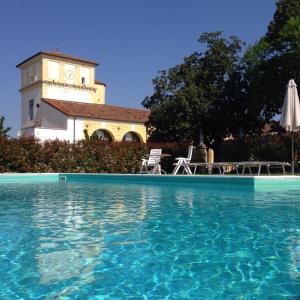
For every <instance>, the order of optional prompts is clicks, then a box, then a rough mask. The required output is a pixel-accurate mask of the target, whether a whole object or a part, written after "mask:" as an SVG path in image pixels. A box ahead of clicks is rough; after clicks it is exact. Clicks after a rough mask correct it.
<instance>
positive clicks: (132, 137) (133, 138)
mask: <svg viewBox="0 0 300 300" xmlns="http://www.w3.org/2000/svg"><path fill="white" fill-rule="evenodd" d="M122 140H123V142H133V143H139V142H140V139H139V137H138V135H137V134H136V133H134V132H127V133H126V134H125V135H124V136H123V139H122Z"/></svg>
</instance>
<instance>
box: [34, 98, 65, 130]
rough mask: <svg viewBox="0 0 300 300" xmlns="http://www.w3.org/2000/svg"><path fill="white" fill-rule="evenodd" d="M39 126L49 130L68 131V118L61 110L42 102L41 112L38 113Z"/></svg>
mask: <svg viewBox="0 0 300 300" xmlns="http://www.w3.org/2000/svg"><path fill="white" fill-rule="evenodd" d="M38 120H39V122H38V124H39V127H42V128H48V129H51V128H52V129H64V130H67V128H68V127H67V125H68V124H67V120H68V117H67V116H66V115H65V114H64V113H62V112H60V111H59V110H57V109H55V108H53V107H52V106H50V105H49V104H47V103H45V102H44V101H42V102H41V105H40V108H39V112H38Z"/></svg>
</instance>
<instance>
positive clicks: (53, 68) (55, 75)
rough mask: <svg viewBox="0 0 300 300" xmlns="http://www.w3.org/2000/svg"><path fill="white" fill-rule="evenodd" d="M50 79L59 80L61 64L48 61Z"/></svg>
mask: <svg viewBox="0 0 300 300" xmlns="http://www.w3.org/2000/svg"><path fill="white" fill-rule="evenodd" d="M48 77H49V78H51V79H59V63H58V62H55V61H51V60H49V61H48Z"/></svg>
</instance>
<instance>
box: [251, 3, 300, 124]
mask: <svg viewBox="0 0 300 300" xmlns="http://www.w3.org/2000/svg"><path fill="white" fill-rule="evenodd" d="M245 63H246V65H247V68H246V69H247V72H246V76H245V77H246V79H247V81H248V90H247V94H248V102H249V103H254V105H257V109H258V110H261V116H262V119H263V120H264V121H265V122H268V121H270V119H272V118H273V117H274V115H275V114H278V113H279V112H280V108H281V106H282V102H283V97H284V93H285V86H286V84H287V82H288V80H289V79H292V78H293V79H294V80H295V81H296V83H298V84H299V85H300V1H299V0H280V1H278V2H277V8H276V11H275V13H274V17H273V20H272V21H271V22H270V25H269V27H268V31H267V32H266V34H265V36H264V37H262V38H261V39H260V40H259V42H257V43H256V44H255V45H253V46H252V47H250V48H249V49H248V51H246V53H245Z"/></svg>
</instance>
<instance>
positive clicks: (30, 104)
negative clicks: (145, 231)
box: [28, 99, 34, 121]
mask: <svg viewBox="0 0 300 300" xmlns="http://www.w3.org/2000/svg"><path fill="white" fill-rule="evenodd" d="M33 105H34V100H33V99H31V100H29V110H28V120H29V121H31V120H33Z"/></svg>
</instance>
